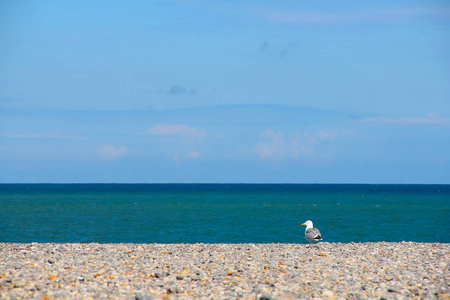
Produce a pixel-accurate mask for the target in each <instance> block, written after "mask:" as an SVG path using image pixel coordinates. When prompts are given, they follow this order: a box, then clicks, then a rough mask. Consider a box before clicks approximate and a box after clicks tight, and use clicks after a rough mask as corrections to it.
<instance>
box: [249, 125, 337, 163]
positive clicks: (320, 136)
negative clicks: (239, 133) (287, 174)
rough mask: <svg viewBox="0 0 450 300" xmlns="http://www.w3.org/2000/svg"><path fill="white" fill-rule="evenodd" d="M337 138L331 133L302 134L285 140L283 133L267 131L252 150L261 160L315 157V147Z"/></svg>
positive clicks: (261, 135) (335, 134) (323, 131)
mask: <svg viewBox="0 0 450 300" xmlns="http://www.w3.org/2000/svg"><path fill="white" fill-rule="evenodd" d="M337 136H338V134H337V133H335V132H331V131H325V130H322V131H319V132H317V133H311V132H302V133H296V134H293V135H292V136H290V137H289V138H285V137H284V135H283V133H281V132H276V131H274V130H272V129H268V130H266V131H265V132H263V133H261V134H260V140H261V141H260V142H258V143H257V144H256V146H255V147H254V148H253V152H255V153H257V155H258V156H259V158H260V159H262V160H271V161H278V162H280V161H283V160H285V159H297V158H304V157H310V156H313V155H316V154H317V153H316V147H317V146H318V145H319V144H320V143H321V142H323V141H325V140H332V139H335V138H336V137H337Z"/></svg>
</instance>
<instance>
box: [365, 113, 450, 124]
mask: <svg viewBox="0 0 450 300" xmlns="http://www.w3.org/2000/svg"><path fill="white" fill-rule="evenodd" d="M359 122H361V123H394V124H450V118H443V117H440V116H438V115H436V114H428V115H427V116H425V117H397V118H391V117H375V118H366V119H361V120H359Z"/></svg>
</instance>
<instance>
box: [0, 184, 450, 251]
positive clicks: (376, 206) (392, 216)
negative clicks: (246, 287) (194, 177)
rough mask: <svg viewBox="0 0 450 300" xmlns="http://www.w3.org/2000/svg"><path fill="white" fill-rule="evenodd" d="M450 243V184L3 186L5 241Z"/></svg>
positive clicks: (0, 215) (0, 204)
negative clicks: (316, 232)
mask: <svg viewBox="0 0 450 300" xmlns="http://www.w3.org/2000/svg"><path fill="white" fill-rule="evenodd" d="M306 220H312V221H313V222H314V227H317V228H319V229H320V231H321V233H322V237H323V240H324V241H327V242H342V243H348V242H369V241H370V242H377V241H386V242H400V241H415V242H440V243H450V185H359V184H355V185H353V184H352V185H346V184H336V185H334V184H324V185H322V184H0V242H21V243H31V242H54V243H65V242H71V243H74V242H81V243H87V242H98V243H196V242H201V243H307V240H306V239H305V238H304V230H305V226H301V223H303V222H305V221H306Z"/></svg>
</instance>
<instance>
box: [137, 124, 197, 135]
mask: <svg viewBox="0 0 450 300" xmlns="http://www.w3.org/2000/svg"><path fill="white" fill-rule="evenodd" d="M146 134H149V135H182V136H190V137H202V136H204V135H205V133H204V132H203V131H202V130H199V129H196V128H192V127H189V126H188V125H186V124H157V125H155V126H153V127H152V128H150V129H149V130H147V132H146Z"/></svg>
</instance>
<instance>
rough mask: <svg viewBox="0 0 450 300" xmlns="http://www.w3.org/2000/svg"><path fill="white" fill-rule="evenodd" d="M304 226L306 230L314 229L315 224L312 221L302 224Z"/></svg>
mask: <svg viewBox="0 0 450 300" xmlns="http://www.w3.org/2000/svg"><path fill="white" fill-rule="evenodd" d="M302 225H305V226H306V228H312V227H313V222H311V221H310V220H308V221H306V222H305V223H302Z"/></svg>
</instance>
